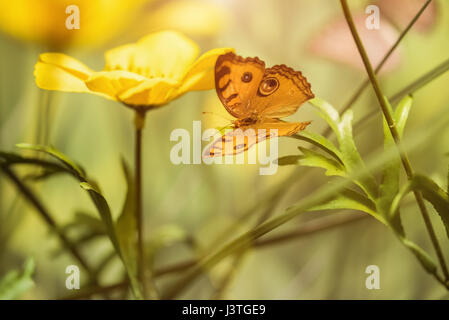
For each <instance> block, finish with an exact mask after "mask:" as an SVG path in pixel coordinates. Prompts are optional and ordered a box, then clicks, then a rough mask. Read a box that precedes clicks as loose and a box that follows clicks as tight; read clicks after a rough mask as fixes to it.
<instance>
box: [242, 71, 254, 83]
mask: <svg viewBox="0 0 449 320" xmlns="http://www.w3.org/2000/svg"><path fill="white" fill-rule="evenodd" d="M251 80H253V74H252V73H251V72H245V73H244V74H243V75H242V81H243V82H250V81H251Z"/></svg>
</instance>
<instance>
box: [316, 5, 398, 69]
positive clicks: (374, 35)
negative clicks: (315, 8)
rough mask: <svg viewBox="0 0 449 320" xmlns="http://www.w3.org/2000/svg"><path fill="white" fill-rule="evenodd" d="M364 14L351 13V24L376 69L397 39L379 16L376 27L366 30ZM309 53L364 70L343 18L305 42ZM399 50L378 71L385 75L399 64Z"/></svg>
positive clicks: (396, 32)
mask: <svg viewBox="0 0 449 320" xmlns="http://www.w3.org/2000/svg"><path fill="white" fill-rule="evenodd" d="M367 17H368V15H367V14H365V13H364V12H360V13H355V14H354V23H355V25H356V28H357V31H358V33H359V35H360V38H361V39H362V42H363V45H364V47H365V49H366V51H367V53H368V57H369V58H370V61H371V64H372V65H373V67H376V66H377V65H378V64H379V63H380V61H381V60H382V58H383V56H384V55H385V54H386V53H387V51H388V50H389V49H390V47H391V46H392V45H393V44H394V43H395V41H396V39H397V38H398V36H399V33H398V31H396V29H395V28H394V27H393V26H392V25H391V24H390V23H389V22H388V21H387V20H386V19H382V15H380V28H379V29H373V30H369V29H368V28H367V27H366V25H365V21H366V18H367ZM309 50H310V51H311V52H312V53H313V54H316V55H318V56H321V57H324V58H328V59H331V60H334V61H336V62H340V63H344V64H347V65H350V66H352V67H354V68H357V69H359V70H365V68H364V66H363V62H362V59H361V57H360V54H359V52H358V50H357V47H356V45H355V43H354V39H353V37H352V35H351V31H350V30H349V27H348V24H347V22H346V20H345V19H344V18H343V17H339V18H338V19H337V20H335V21H333V22H331V23H329V24H328V25H327V26H325V27H324V29H323V30H322V31H320V32H319V33H318V34H317V35H315V36H314V37H313V38H312V39H311V40H310V43H309ZM400 51H401V50H400V48H396V50H395V52H394V53H393V54H392V55H391V56H390V58H389V59H388V60H387V62H386V63H385V65H384V66H383V68H382V70H381V72H388V71H390V70H392V69H394V68H395V67H396V66H398V65H399V62H400V60H401V52H400Z"/></svg>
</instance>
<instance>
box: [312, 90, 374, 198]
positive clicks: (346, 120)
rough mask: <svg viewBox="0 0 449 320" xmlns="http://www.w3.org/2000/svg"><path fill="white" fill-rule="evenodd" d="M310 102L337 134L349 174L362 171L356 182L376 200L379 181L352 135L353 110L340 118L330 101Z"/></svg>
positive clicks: (342, 158) (317, 99) (340, 156)
mask: <svg viewBox="0 0 449 320" xmlns="http://www.w3.org/2000/svg"><path fill="white" fill-rule="evenodd" d="M310 102H311V103H312V105H313V106H314V107H315V108H316V109H317V111H318V114H319V115H320V116H321V117H322V118H323V119H325V120H326V122H327V123H328V124H329V126H330V127H331V128H332V130H333V131H334V133H335V135H336V136H337V140H338V144H339V153H338V156H339V158H340V159H341V161H342V163H343V165H344V167H345V170H346V172H347V173H348V175H349V176H350V175H351V173H353V172H362V174H361V175H359V178H358V179H356V180H354V182H355V183H356V184H357V185H358V186H359V187H360V188H362V189H363V190H364V191H365V193H366V194H367V195H368V196H369V197H370V198H371V199H372V200H373V201H374V200H375V199H376V198H377V193H378V190H377V183H376V181H375V179H374V177H373V175H372V174H371V173H370V172H369V171H368V169H367V168H366V167H365V164H364V162H363V160H362V157H361V156H360V154H359V152H358V150H357V148H356V145H355V142H354V138H353V136H352V117H353V116H352V111H351V110H348V111H346V112H345V113H344V114H343V116H342V117H341V118H340V116H339V114H338V111H337V110H336V109H335V108H334V107H333V106H332V105H331V104H330V103H328V102H326V101H324V100H322V99H319V98H315V99H312V100H311V101H310Z"/></svg>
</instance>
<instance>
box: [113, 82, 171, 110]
mask: <svg viewBox="0 0 449 320" xmlns="http://www.w3.org/2000/svg"><path fill="white" fill-rule="evenodd" d="M177 86H178V83H177V82H176V81H170V80H167V79H162V78H154V79H149V80H147V81H145V82H144V83H141V84H140V85H138V86H136V87H134V88H131V89H129V90H128V91H126V92H124V93H123V94H121V95H120V97H119V98H120V100H121V101H123V102H124V103H126V104H129V105H145V106H156V105H162V104H166V103H168V102H169V101H170V99H169V96H170V95H171V93H172V92H173V91H174V90H175V88H176V87H177Z"/></svg>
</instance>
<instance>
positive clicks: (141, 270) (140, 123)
mask: <svg viewBox="0 0 449 320" xmlns="http://www.w3.org/2000/svg"><path fill="white" fill-rule="evenodd" d="M145 114H146V110H142V111H141V110H136V115H135V116H136V117H135V121H134V124H135V149H134V151H135V155H134V161H135V175H136V177H135V184H136V185H135V190H136V212H135V215H136V224H137V255H138V277H139V280H140V282H141V284H142V289H143V295H144V298H146V297H147V292H148V291H147V290H148V287H147V281H146V267H145V253H144V218H143V199H142V130H143V128H144V126H145Z"/></svg>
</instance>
